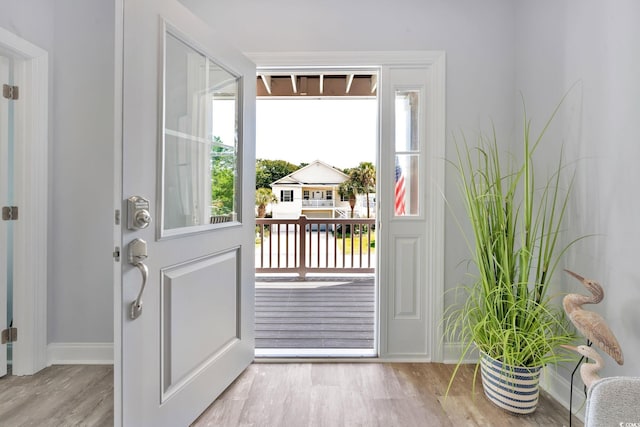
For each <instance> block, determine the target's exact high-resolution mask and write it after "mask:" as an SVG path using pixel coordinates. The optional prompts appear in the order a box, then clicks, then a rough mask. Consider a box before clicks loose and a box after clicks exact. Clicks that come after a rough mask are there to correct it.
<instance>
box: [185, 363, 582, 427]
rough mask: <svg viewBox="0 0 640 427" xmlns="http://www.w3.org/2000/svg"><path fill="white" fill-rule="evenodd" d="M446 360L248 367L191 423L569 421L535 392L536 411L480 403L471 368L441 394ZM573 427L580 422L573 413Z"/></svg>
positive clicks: (410, 425) (406, 426)
mask: <svg viewBox="0 0 640 427" xmlns="http://www.w3.org/2000/svg"><path fill="white" fill-rule="evenodd" d="M452 369H453V366H451V365H443V364H436V363H425V364H418V363H394V364H389V363H385V364H382V363H294V364H267V363H256V364H253V365H251V366H250V367H249V368H248V369H247V370H246V371H245V372H244V374H243V375H242V376H241V377H240V378H238V380H236V381H235V382H234V383H233V384H232V385H231V386H230V387H229V388H228V389H227V390H226V391H225V392H224V394H222V396H220V398H218V400H217V401H216V402H215V403H213V404H212V405H211V406H210V407H209V408H208V409H207V410H206V411H205V412H204V413H203V414H202V415H201V416H200V417H199V418H198V419H197V420H196V421H195V422H194V423H193V427H204V426H243V427H249V426H256V427H257V426H264V427H305V426H314V427H315V426H326V427H342V426H365V427H373V426H381V427H383V426H384V427H392V426H398V427H414V426H415V427H432V426H433V427H435V426H455V427H458V426H491V427H502V426H514V427H516V426H517V427H527V426H565V425H566V426H568V425H569V418H568V411H567V410H565V409H564V408H563V407H562V406H561V405H560V404H558V403H557V402H555V401H554V400H553V399H551V398H550V397H549V396H548V395H547V394H546V393H542V396H541V399H540V403H539V406H538V409H537V410H536V412H534V413H533V414H532V415H528V416H513V415H510V414H508V413H506V412H505V411H503V410H501V409H499V408H498V407H496V406H494V405H493V404H491V403H490V402H489V401H487V400H486V399H485V397H484V395H483V394H482V388H481V385H480V379H479V378H478V384H477V387H478V388H477V390H476V394H475V396H472V394H471V384H472V378H473V366H471V365H466V366H464V367H463V368H462V370H461V373H460V374H459V377H458V379H457V380H456V382H455V384H454V386H453V388H452V389H451V391H450V392H449V396H448V397H447V398H446V399H445V397H444V394H445V391H446V388H447V384H448V381H449V377H450V374H451V371H452ZM573 425H574V426H576V427H580V426H582V423H581V422H580V421H579V420H578V419H577V418H575V417H574V419H573Z"/></svg>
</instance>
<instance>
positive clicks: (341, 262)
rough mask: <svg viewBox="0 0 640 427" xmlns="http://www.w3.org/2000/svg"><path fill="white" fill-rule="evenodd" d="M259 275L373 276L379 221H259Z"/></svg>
mask: <svg viewBox="0 0 640 427" xmlns="http://www.w3.org/2000/svg"><path fill="white" fill-rule="evenodd" d="M256 225H257V227H256V228H257V232H256V272H257V273H297V274H299V275H300V277H305V275H306V274H307V273H373V272H374V271H375V229H374V228H375V219H373V218H357V219H346V218H334V219H320V218H307V217H306V216H304V215H303V216H301V217H300V218H298V219H267V218H256Z"/></svg>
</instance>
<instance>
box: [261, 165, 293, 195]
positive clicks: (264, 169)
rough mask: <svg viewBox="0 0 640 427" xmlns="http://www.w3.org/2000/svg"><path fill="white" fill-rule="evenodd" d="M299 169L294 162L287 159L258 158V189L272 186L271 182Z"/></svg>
mask: <svg viewBox="0 0 640 427" xmlns="http://www.w3.org/2000/svg"><path fill="white" fill-rule="evenodd" d="M298 169H299V167H298V166H296V165H294V164H293V163H289V162H287V161H286V160H269V159H257V160H256V190H257V189H259V188H270V187H271V183H272V182H274V181H277V180H279V179H280V178H283V177H285V176H287V175H289V174H290V173H292V172H295V171H297V170H298Z"/></svg>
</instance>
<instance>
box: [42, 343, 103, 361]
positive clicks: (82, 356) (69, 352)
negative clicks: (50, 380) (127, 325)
mask: <svg viewBox="0 0 640 427" xmlns="http://www.w3.org/2000/svg"><path fill="white" fill-rule="evenodd" d="M113 359H114V358H113V343H102V342H97V343H86V342H82V343H51V344H49V345H48V346H47V366H51V365H112V364H113Z"/></svg>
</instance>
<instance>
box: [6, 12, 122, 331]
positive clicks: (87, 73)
mask: <svg viewBox="0 0 640 427" xmlns="http://www.w3.org/2000/svg"><path fill="white" fill-rule="evenodd" d="M110 3H111V2H105V1H101V0H90V1H72V0H57V1H56V2H55V4H54V2H51V1H49V0H27V1H23V2H18V1H2V2H1V3H0V9H1V10H2V13H0V26H1V27H3V28H5V29H7V30H9V31H11V32H13V33H15V34H17V35H18V36H20V37H22V38H24V39H26V40H28V41H30V42H31V43H33V44H35V45H37V46H39V47H41V48H43V49H45V50H47V51H48V52H49V55H50V56H49V69H50V79H49V84H50V106H49V107H50V108H49V114H50V118H49V122H50V140H49V148H50V151H49V156H50V160H49V224H48V229H49V231H48V237H49V247H48V251H49V262H48V276H49V281H48V342H50V343H51V342H63V343H69V342H72V343H73V342H112V341H113V273H112V262H113V260H112V258H111V252H112V251H113V249H112V221H113V206H112V204H113V203H112V194H113V184H112V183H113V140H114V139H113V138H114V137H113V123H114V121H113V117H114V113H113V99H114V89H113V88H114V83H113V82H114V80H113V79H114V61H113V57H114V55H113V52H114V47H113V39H114V36H113V34H114V29H113V26H114V24H113V22H114V6H113V4H110Z"/></svg>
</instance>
